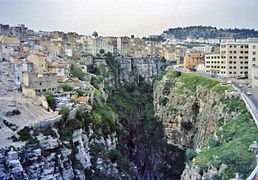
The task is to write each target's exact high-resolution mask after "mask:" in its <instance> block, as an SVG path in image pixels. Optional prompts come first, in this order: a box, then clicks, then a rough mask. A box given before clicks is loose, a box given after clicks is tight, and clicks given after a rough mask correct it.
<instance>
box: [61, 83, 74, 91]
mask: <svg viewBox="0 0 258 180" xmlns="http://www.w3.org/2000/svg"><path fill="white" fill-rule="evenodd" d="M61 87H62V88H63V90H64V91H72V90H73V86H72V85H71V84H68V83H64V84H62V86H61Z"/></svg>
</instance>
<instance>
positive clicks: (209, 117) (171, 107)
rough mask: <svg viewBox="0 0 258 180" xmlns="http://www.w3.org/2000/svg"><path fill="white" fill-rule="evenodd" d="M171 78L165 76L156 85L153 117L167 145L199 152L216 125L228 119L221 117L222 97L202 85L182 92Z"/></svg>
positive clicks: (183, 84)
mask: <svg viewBox="0 0 258 180" xmlns="http://www.w3.org/2000/svg"><path fill="white" fill-rule="evenodd" d="M171 73H173V72H171ZM171 76H173V74H169V72H168V74H166V76H164V77H163V78H162V80H161V81H159V82H158V83H157V84H156V87H155V91H154V105H155V112H156V116H157V117H158V118H159V119H160V120H161V121H162V123H163V126H164V131H165V136H166V138H167V140H168V142H169V143H171V144H174V145H176V146H178V147H180V148H182V149H185V148H189V147H194V148H198V147H200V148H201V147H202V146H203V143H205V142H207V140H208V139H209V138H210V137H211V136H212V135H213V133H214V131H215V130H216V128H217V124H218V122H220V121H223V122H221V123H224V121H226V120H227V119H228V117H229V114H225V113H224V105H223V104H222V102H221V98H222V97H223V95H222V94H218V93H216V92H213V91H211V90H210V89H209V88H207V87H205V86H203V85H196V87H194V89H189V88H184V86H185V83H184V82H182V81H180V80H179V79H176V77H174V78H173V77H171ZM193 80H194V79H193Z"/></svg>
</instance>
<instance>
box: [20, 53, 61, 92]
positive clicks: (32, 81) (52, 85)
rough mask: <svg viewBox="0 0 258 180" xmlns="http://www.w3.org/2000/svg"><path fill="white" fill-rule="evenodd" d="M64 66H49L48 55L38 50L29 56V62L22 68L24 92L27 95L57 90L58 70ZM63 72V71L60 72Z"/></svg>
mask: <svg viewBox="0 0 258 180" xmlns="http://www.w3.org/2000/svg"><path fill="white" fill-rule="evenodd" d="M60 69H61V70H63V69H64V68H63V67H61V66H60V67H59V66H58V67H55V68H54V67H49V65H48V62H47V56H46V55H44V54H43V53H40V52H37V53H33V54H30V55H29V56H28V62H27V63H25V64H24V65H23V69H22V92H23V93H24V95H26V96H31V95H30V94H36V93H37V92H46V91H51V92H56V90H57V72H56V71H57V70H60ZM58 73H59V74H62V73H63V72H62V71H61V72H58Z"/></svg>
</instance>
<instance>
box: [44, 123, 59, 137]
mask: <svg viewBox="0 0 258 180" xmlns="http://www.w3.org/2000/svg"><path fill="white" fill-rule="evenodd" d="M42 134H43V135H44V136H49V135H50V136H52V137H53V138H57V134H56V132H55V131H54V130H53V129H52V127H51V126H46V127H45V128H44V129H43V130H42Z"/></svg>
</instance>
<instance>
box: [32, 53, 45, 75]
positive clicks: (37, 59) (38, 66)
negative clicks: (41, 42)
mask: <svg viewBox="0 0 258 180" xmlns="http://www.w3.org/2000/svg"><path fill="white" fill-rule="evenodd" d="M28 61H29V62H31V63H33V66H34V72H35V73H43V72H47V70H48V63H47V56H46V55H45V54H43V53H40V52H35V53H33V54H30V55H29V56H28Z"/></svg>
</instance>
